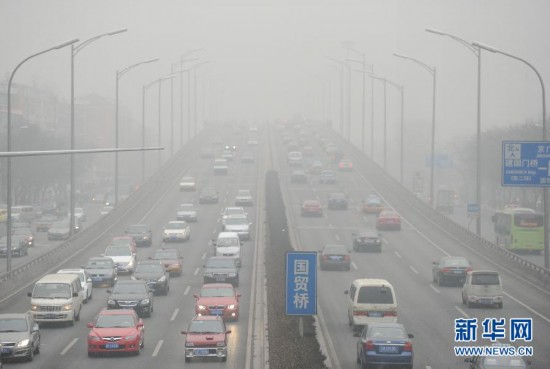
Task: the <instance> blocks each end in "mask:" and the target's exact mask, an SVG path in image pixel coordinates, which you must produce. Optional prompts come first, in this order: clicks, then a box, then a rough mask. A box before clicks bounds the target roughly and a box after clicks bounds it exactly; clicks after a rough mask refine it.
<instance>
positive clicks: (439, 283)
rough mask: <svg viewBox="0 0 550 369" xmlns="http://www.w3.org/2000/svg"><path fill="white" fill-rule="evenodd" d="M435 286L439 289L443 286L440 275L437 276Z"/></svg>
mask: <svg viewBox="0 0 550 369" xmlns="http://www.w3.org/2000/svg"><path fill="white" fill-rule="evenodd" d="M437 285H438V286H440V287H441V286H443V278H441V275H438V276H437Z"/></svg>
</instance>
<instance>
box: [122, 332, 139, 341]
mask: <svg viewBox="0 0 550 369" xmlns="http://www.w3.org/2000/svg"><path fill="white" fill-rule="evenodd" d="M136 338H137V336H136V335H135V334H134V335H132V336H126V337H125V340H126V341H134V340H135V339H136Z"/></svg>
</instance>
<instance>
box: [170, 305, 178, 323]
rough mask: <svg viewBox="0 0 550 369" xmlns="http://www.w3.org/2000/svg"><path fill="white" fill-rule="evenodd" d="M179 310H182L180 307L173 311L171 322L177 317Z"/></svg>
mask: <svg viewBox="0 0 550 369" xmlns="http://www.w3.org/2000/svg"><path fill="white" fill-rule="evenodd" d="M179 312H180V309H178V308H176V310H174V312H173V313H172V316H171V317H170V321H171V322H173V321H174V320H175V319H176V316H177V315H178V313H179Z"/></svg>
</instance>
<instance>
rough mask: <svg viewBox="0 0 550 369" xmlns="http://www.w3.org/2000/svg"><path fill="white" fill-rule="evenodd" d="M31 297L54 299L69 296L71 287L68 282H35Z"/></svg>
mask: <svg viewBox="0 0 550 369" xmlns="http://www.w3.org/2000/svg"><path fill="white" fill-rule="evenodd" d="M32 297H33V298H35V299H36V298H38V299H40V298H45V299H55V298H62V299H68V298H71V288H70V285H69V284H68V283H37V284H36V285H35V286H34V291H33V292H32Z"/></svg>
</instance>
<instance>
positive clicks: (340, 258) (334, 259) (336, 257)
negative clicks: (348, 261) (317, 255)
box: [330, 256, 342, 261]
mask: <svg viewBox="0 0 550 369" xmlns="http://www.w3.org/2000/svg"><path fill="white" fill-rule="evenodd" d="M330 260H332V261H340V260H342V257H341V256H330Z"/></svg>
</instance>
